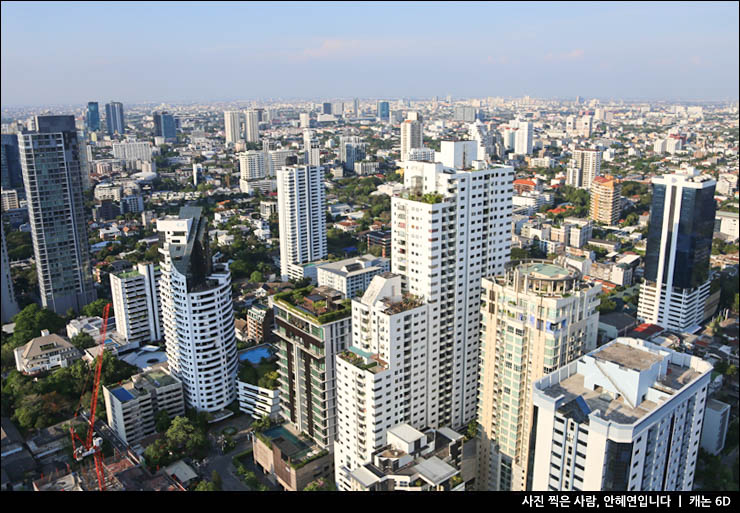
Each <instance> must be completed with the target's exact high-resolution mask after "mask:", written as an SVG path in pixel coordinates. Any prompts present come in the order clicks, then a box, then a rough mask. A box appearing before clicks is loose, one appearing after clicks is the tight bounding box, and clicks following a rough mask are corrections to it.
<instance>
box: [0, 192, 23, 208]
mask: <svg viewBox="0 0 740 513" xmlns="http://www.w3.org/2000/svg"><path fill="white" fill-rule="evenodd" d="M0 194H2V210H3V212H5V211H6V210H12V209H15V208H20V207H21V204H20V202H19V201H18V191H16V190H15V189H2V193H0Z"/></svg>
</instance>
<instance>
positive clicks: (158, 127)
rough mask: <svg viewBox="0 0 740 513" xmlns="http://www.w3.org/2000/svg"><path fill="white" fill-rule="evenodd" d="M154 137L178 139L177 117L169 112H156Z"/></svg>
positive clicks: (168, 139) (169, 139) (167, 139)
mask: <svg viewBox="0 0 740 513" xmlns="http://www.w3.org/2000/svg"><path fill="white" fill-rule="evenodd" d="M154 137H164V140H165V141H174V140H176V139H177V129H176V128H175V117H174V116H173V115H172V114H169V113H167V112H155V113H154Z"/></svg>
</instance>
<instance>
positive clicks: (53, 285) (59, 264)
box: [18, 116, 97, 315]
mask: <svg viewBox="0 0 740 513" xmlns="http://www.w3.org/2000/svg"><path fill="white" fill-rule="evenodd" d="M35 125H36V127H37V130H36V131H35V132H25V133H23V134H18V145H19V149H20V155H21V167H22V169H23V182H24V184H25V187H26V199H27V200H28V216H29V220H30V223H31V236H32V240H33V253H34V258H35V260H36V271H37V274H38V282H39V292H40V295H41V304H42V305H43V307H44V308H48V309H49V310H53V311H54V312H56V313H58V314H60V315H66V313H67V311H68V310H69V309H70V308H71V309H72V310H74V311H76V312H79V311H80V309H81V308H82V307H83V306H85V305H86V304H88V303H91V302H92V301H94V300H95V298H96V297H97V295H96V292H95V287H94V285H93V280H92V270H91V268H90V250H89V246H88V240H87V222H86V219H85V208H84V203H83V199H82V189H83V176H82V168H81V164H80V154H79V152H80V145H79V142H78V140H77V131H76V129H75V118H74V116H36V117H35Z"/></svg>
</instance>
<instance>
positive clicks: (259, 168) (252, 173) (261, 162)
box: [239, 150, 267, 180]
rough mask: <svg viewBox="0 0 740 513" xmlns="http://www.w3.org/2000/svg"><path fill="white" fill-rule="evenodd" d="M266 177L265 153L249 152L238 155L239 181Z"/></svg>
mask: <svg viewBox="0 0 740 513" xmlns="http://www.w3.org/2000/svg"><path fill="white" fill-rule="evenodd" d="M266 175H267V164H266V163H265V152H264V151H256V150H250V151H247V152H244V153H240V154H239V176H240V179H241V180H255V179H258V178H264V177H265V176H266Z"/></svg>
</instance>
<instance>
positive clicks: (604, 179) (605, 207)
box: [589, 176, 622, 226]
mask: <svg viewBox="0 0 740 513" xmlns="http://www.w3.org/2000/svg"><path fill="white" fill-rule="evenodd" d="M621 193H622V185H621V184H618V183H617V181H616V180H615V179H614V178H613V177H611V176H597V177H594V179H593V180H592V181H591V205H590V209H589V217H590V218H591V219H593V220H594V221H598V222H600V223H604V224H606V225H610V226H616V225H617V223H618V222H619V215H620V214H621V213H622V194H621Z"/></svg>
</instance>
